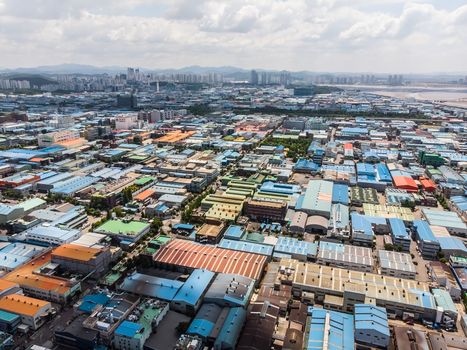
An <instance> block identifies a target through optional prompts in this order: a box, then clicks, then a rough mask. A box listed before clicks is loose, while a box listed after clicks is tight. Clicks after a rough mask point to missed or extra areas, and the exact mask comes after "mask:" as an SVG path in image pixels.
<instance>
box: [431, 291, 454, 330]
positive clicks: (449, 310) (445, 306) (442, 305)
mask: <svg viewBox="0 0 467 350" xmlns="http://www.w3.org/2000/svg"><path fill="white" fill-rule="evenodd" d="M432 293H433V296H434V298H435V302H436V305H437V306H438V311H441V312H442V315H441V320H437V321H438V322H440V323H441V324H442V325H443V326H444V327H446V328H448V329H452V328H455V327H456V322H457V319H458V317H459V311H458V310H457V307H456V305H455V304H454V302H453V301H452V298H451V296H450V295H449V292H448V291H446V290H444V289H439V288H433V289H432ZM438 317H439V316H438Z"/></svg>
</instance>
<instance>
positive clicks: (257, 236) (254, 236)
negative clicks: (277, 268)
mask: <svg viewBox="0 0 467 350" xmlns="http://www.w3.org/2000/svg"><path fill="white" fill-rule="evenodd" d="M245 240H246V241H252V242H258V243H263V242H264V236H263V235H262V234H261V233H258V232H251V233H248V234H247V235H246V236H245Z"/></svg>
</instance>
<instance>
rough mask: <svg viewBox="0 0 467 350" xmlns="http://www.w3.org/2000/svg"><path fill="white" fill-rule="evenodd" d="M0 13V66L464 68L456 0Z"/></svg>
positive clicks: (460, 7) (43, 6)
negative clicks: (0, 55) (0, 56)
mask: <svg viewBox="0 0 467 350" xmlns="http://www.w3.org/2000/svg"><path fill="white" fill-rule="evenodd" d="M0 19H1V20H2V23H3V30H2V31H1V32H0V42H1V43H2V47H3V55H2V59H1V60H0V67H1V68H18V67H32V66H42V65H56V64H62V63H65V62H72V63H79V64H89V65H93V66H99V67H102V66H105V67H107V66H115V65H117V66H137V67H146V68H149V69H169V68H173V69H177V68H181V67H186V66H192V65H200V66H212V67H219V66H235V67H240V68H243V69H258V68H263V69H265V70H283V69H284V70H288V71H302V70H305V71H315V72H349V73H352V72H375V73H378V72H381V73H382V72H384V73H398V74H399V73H401V74H406V73H441V72H443V73H444V72H445V73H451V72H453V73H454V72H456V73H458V72H465V71H466V70H467V69H466V65H465V63H464V57H466V56H467V47H466V45H464V43H465V40H466V39H467V37H466V33H467V30H466V29H467V20H466V19H467V5H465V4H463V2H462V1H450V2H449V3H446V2H441V1H428V0H424V1H401V0H385V1H379V2H378V4H374V2H373V1H364V0H359V1H356V2H353V4H352V6H349V5H348V2H347V1H320V0H315V1H300V0H298V1H274V2H270V1H238V2H232V1H221V2H215V3H214V2H212V1H201V2H196V5H194V4H193V3H191V2H187V1H183V0H180V1H171V2H169V1H157V2H154V1H145V0H141V1H131V2H130V1H119V2H118V3H117V4H115V3H114V2H110V1H99V2H97V3H93V2H91V1H79V2H78V1H62V2H57V1H40V2H39V1H37V3H35V2H33V3H32V4H31V2H28V4H27V5H26V4H22V3H18V2H14V1H10V0H0ZM187 33H189V34H187ZM265 57H268V59H265Z"/></svg>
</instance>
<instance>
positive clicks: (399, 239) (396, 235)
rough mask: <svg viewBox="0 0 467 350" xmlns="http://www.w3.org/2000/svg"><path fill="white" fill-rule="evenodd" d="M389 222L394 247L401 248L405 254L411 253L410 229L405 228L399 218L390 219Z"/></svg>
mask: <svg viewBox="0 0 467 350" xmlns="http://www.w3.org/2000/svg"><path fill="white" fill-rule="evenodd" d="M388 222H389V226H390V228H391V237H392V241H393V243H394V246H399V247H401V248H402V250H403V251H404V252H409V251H410V243H411V242H412V239H411V238H410V235H409V232H408V229H407V228H406V227H405V224H404V221H403V220H401V219H398V218H389V219H388Z"/></svg>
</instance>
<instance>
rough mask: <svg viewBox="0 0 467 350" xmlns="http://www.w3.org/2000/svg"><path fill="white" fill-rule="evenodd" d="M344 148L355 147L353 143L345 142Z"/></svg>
mask: <svg viewBox="0 0 467 350" xmlns="http://www.w3.org/2000/svg"><path fill="white" fill-rule="evenodd" d="M344 149H353V145H352V144H351V143H344Z"/></svg>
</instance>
